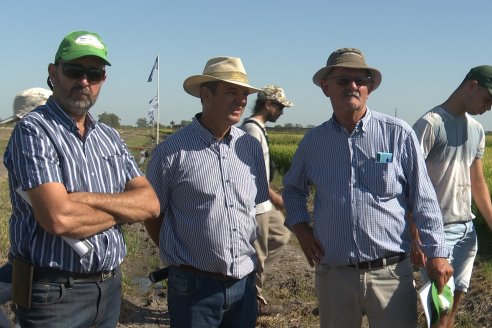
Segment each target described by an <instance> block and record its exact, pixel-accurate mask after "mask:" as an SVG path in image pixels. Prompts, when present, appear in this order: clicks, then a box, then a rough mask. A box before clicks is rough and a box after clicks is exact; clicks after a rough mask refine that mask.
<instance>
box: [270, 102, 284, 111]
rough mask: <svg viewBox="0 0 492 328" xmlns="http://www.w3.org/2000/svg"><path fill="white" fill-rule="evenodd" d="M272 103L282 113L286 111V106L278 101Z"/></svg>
mask: <svg viewBox="0 0 492 328" xmlns="http://www.w3.org/2000/svg"><path fill="white" fill-rule="evenodd" d="M270 102H271V103H272V105H276V106H278V110H280V111H282V110H284V107H285V106H284V105H282V104H281V103H279V102H278V101H270Z"/></svg>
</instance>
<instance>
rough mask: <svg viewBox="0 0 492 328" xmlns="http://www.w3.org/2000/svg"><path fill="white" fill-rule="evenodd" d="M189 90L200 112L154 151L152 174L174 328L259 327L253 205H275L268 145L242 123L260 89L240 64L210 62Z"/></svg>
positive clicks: (154, 230)
mask: <svg viewBox="0 0 492 328" xmlns="http://www.w3.org/2000/svg"><path fill="white" fill-rule="evenodd" d="M183 87H184V90H185V91H186V92H187V93H189V94H190V95H192V96H194V97H198V98H200V99H201V103H202V112H201V113H198V114H197V115H195V117H194V118H193V120H192V123H191V124H190V125H188V126H187V127H185V128H183V129H181V130H180V131H178V132H176V133H175V134H173V135H171V136H169V137H168V138H167V139H166V141H165V142H163V143H161V144H160V145H159V146H157V147H156V148H155V150H154V152H153V154H152V158H151V160H150V162H149V165H148V168H147V176H148V178H149V180H150V182H151V184H152V185H153V186H154V188H155V190H156V192H157V195H158V197H159V199H160V201H161V216H160V219H159V220H152V221H149V222H147V223H146V227H147V230H148V232H149V235H150V236H151V238H152V239H153V240H154V242H155V243H156V244H157V245H159V248H160V255H161V259H162V261H163V262H164V263H166V264H168V265H169V281H168V283H169V293H168V304H169V316H170V319H171V326H172V327H180V328H181V327H219V326H221V327H222V326H224V327H225V326H227V327H254V326H255V322H256V316H257V301H256V290H255V269H256V262H257V256H256V253H255V250H254V248H253V246H252V243H253V241H254V240H255V239H256V220H255V205H256V204H260V203H262V202H264V201H266V200H267V199H268V182H267V179H266V169H265V163H264V161H263V153H262V150H261V145H260V144H259V142H258V141H257V140H256V139H255V138H253V137H251V136H249V135H247V134H246V133H245V132H244V131H242V130H240V129H239V128H237V127H235V126H234V124H236V123H238V122H239V121H240V118H241V115H242V114H243V111H244V109H245V107H246V103H247V98H248V95H249V94H252V93H255V92H258V91H259V89H257V88H254V87H252V86H251V85H249V82H248V76H247V75H246V71H245V69H244V67H243V64H242V62H241V60H240V59H239V58H234V57H217V58H212V59H210V60H209V61H208V62H207V64H206V65H205V69H204V70H203V74H202V75H194V76H191V77H189V78H187V79H186V80H185V81H184V83H183Z"/></svg>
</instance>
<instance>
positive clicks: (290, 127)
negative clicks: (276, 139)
mask: <svg viewBox="0 0 492 328" xmlns="http://www.w3.org/2000/svg"><path fill="white" fill-rule="evenodd" d="M284 127H285V128H289V129H292V128H293V127H294V125H293V124H292V123H285V124H284Z"/></svg>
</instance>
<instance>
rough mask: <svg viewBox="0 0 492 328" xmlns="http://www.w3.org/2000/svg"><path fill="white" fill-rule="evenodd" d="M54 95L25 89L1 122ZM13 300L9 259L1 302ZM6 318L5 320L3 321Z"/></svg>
mask: <svg viewBox="0 0 492 328" xmlns="http://www.w3.org/2000/svg"><path fill="white" fill-rule="evenodd" d="M51 95H52V92H51V91H50V90H47V89H44V88H30V89H27V90H23V91H22V92H20V93H18V94H16V95H15V97H14V103H13V110H14V111H13V112H14V115H13V116H11V117H9V118H6V119H4V120H2V122H0V124H6V123H12V122H17V121H19V120H20V119H21V118H22V117H24V115H26V114H27V113H29V112H30V111H32V110H33V109H35V108H37V107H38V106H41V105H44V104H45V103H46V101H47V100H48V98H49V97H50V96H51ZM11 300H12V263H11V262H9V261H7V262H6V263H4V264H3V265H2V266H0V304H3V303H6V302H9V301H11ZM2 316H3V314H2V312H1V311H0V327H8V326H9V324H8V323H4V321H5V322H8V321H7V318H2ZM2 320H4V321H2Z"/></svg>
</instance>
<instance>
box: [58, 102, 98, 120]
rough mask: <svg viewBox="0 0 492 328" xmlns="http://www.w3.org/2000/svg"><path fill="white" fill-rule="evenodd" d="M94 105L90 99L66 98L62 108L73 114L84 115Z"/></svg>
mask: <svg viewBox="0 0 492 328" xmlns="http://www.w3.org/2000/svg"><path fill="white" fill-rule="evenodd" d="M93 105H94V102H93V101H91V99H87V100H78V101H72V100H68V101H67V103H66V104H65V106H64V107H63V109H65V111H66V112H67V113H68V114H70V115H73V116H85V115H86V114H87V113H88V112H89V109H90V108H91V107H92V106H93Z"/></svg>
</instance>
